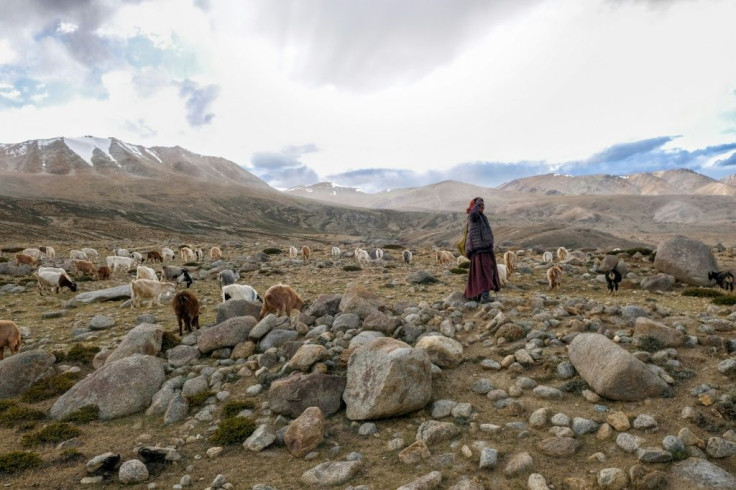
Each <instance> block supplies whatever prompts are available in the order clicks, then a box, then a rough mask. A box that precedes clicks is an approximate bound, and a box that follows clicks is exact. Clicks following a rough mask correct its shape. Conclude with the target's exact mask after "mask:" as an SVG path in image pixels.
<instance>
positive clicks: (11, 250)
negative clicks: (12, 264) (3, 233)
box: [0, 247, 25, 254]
mask: <svg viewBox="0 0 736 490" xmlns="http://www.w3.org/2000/svg"><path fill="white" fill-rule="evenodd" d="M0 250H2V252H3V253H4V254H17V253H18V252H22V251H23V250H25V247H3V248H2V249H0Z"/></svg>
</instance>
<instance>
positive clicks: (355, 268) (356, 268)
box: [342, 264, 363, 272]
mask: <svg viewBox="0 0 736 490" xmlns="http://www.w3.org/2000/svg"><path fill="white" fill-rule="evenodd" d="M342 270H344V271H346V272H357V271H362V270H363V268H362V267H361V266H359V265H354V264H349V265H345V266H343V268H342Z"/></svg>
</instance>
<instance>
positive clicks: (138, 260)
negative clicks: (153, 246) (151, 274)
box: [130, 252, 143, 264]
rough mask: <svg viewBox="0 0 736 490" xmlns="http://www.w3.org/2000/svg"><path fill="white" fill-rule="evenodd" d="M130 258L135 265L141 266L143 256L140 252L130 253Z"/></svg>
mask: <svg viewBox="0 0 736 490" xmlns="http://www.w3.org/2000/svg"><path fill="white" fill-rule="evenodd" d="M130 257H131V258H132V259H133V260H134V261H135V262H136V263H137V264H142V263H143V254H141V253H140V252H131V253H130Z"/></svg>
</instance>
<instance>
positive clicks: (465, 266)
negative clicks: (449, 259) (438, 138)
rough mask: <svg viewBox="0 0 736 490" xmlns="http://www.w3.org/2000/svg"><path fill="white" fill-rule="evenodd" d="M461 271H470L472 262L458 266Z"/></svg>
mask: <svg viewBox="0 0 736 490" xmlns="http://www.w3.org/2000/svg"><path fill="white" fill-rule="evenodd" d="M458 267H459V268H460V269H470V261H468V262H463V263H461V264H460V265H459V266H458Z"/></svg>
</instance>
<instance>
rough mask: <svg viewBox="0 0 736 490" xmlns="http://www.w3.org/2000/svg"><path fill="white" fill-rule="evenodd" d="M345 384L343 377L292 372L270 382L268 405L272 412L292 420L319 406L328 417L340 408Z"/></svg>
mask: <svg viewBox="0 0 736 490" xmlns="http://www.w3.org/2000/svg"><path fill="white" fill-rule="evenodd" d="M346 381H347V380H346V379H345V377H344V376H331V375H328V374H322V373H312V374H302V373H293V374H292V375H290V376H288V377H286V378H281V379H278V380H276V381H274V382H273V383H271V387H270V388H269V390H268V405H269V408H270V409H271V411H273V412H274V413H278V414H281V415H286V416H287V417H289V418H292V419H293V418H295V417H298V416H299V415H301V413H302V412H304V410H306V409H307V408H309V407H319V409H320V410H321V411H322V413H323V414H324V416H325V417H329V416H330V415H332V414H334V413H336V412H337V411H338V410H340V407H341V406H342V394H343V392H344V391H345V383H346Z"/></svg>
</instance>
